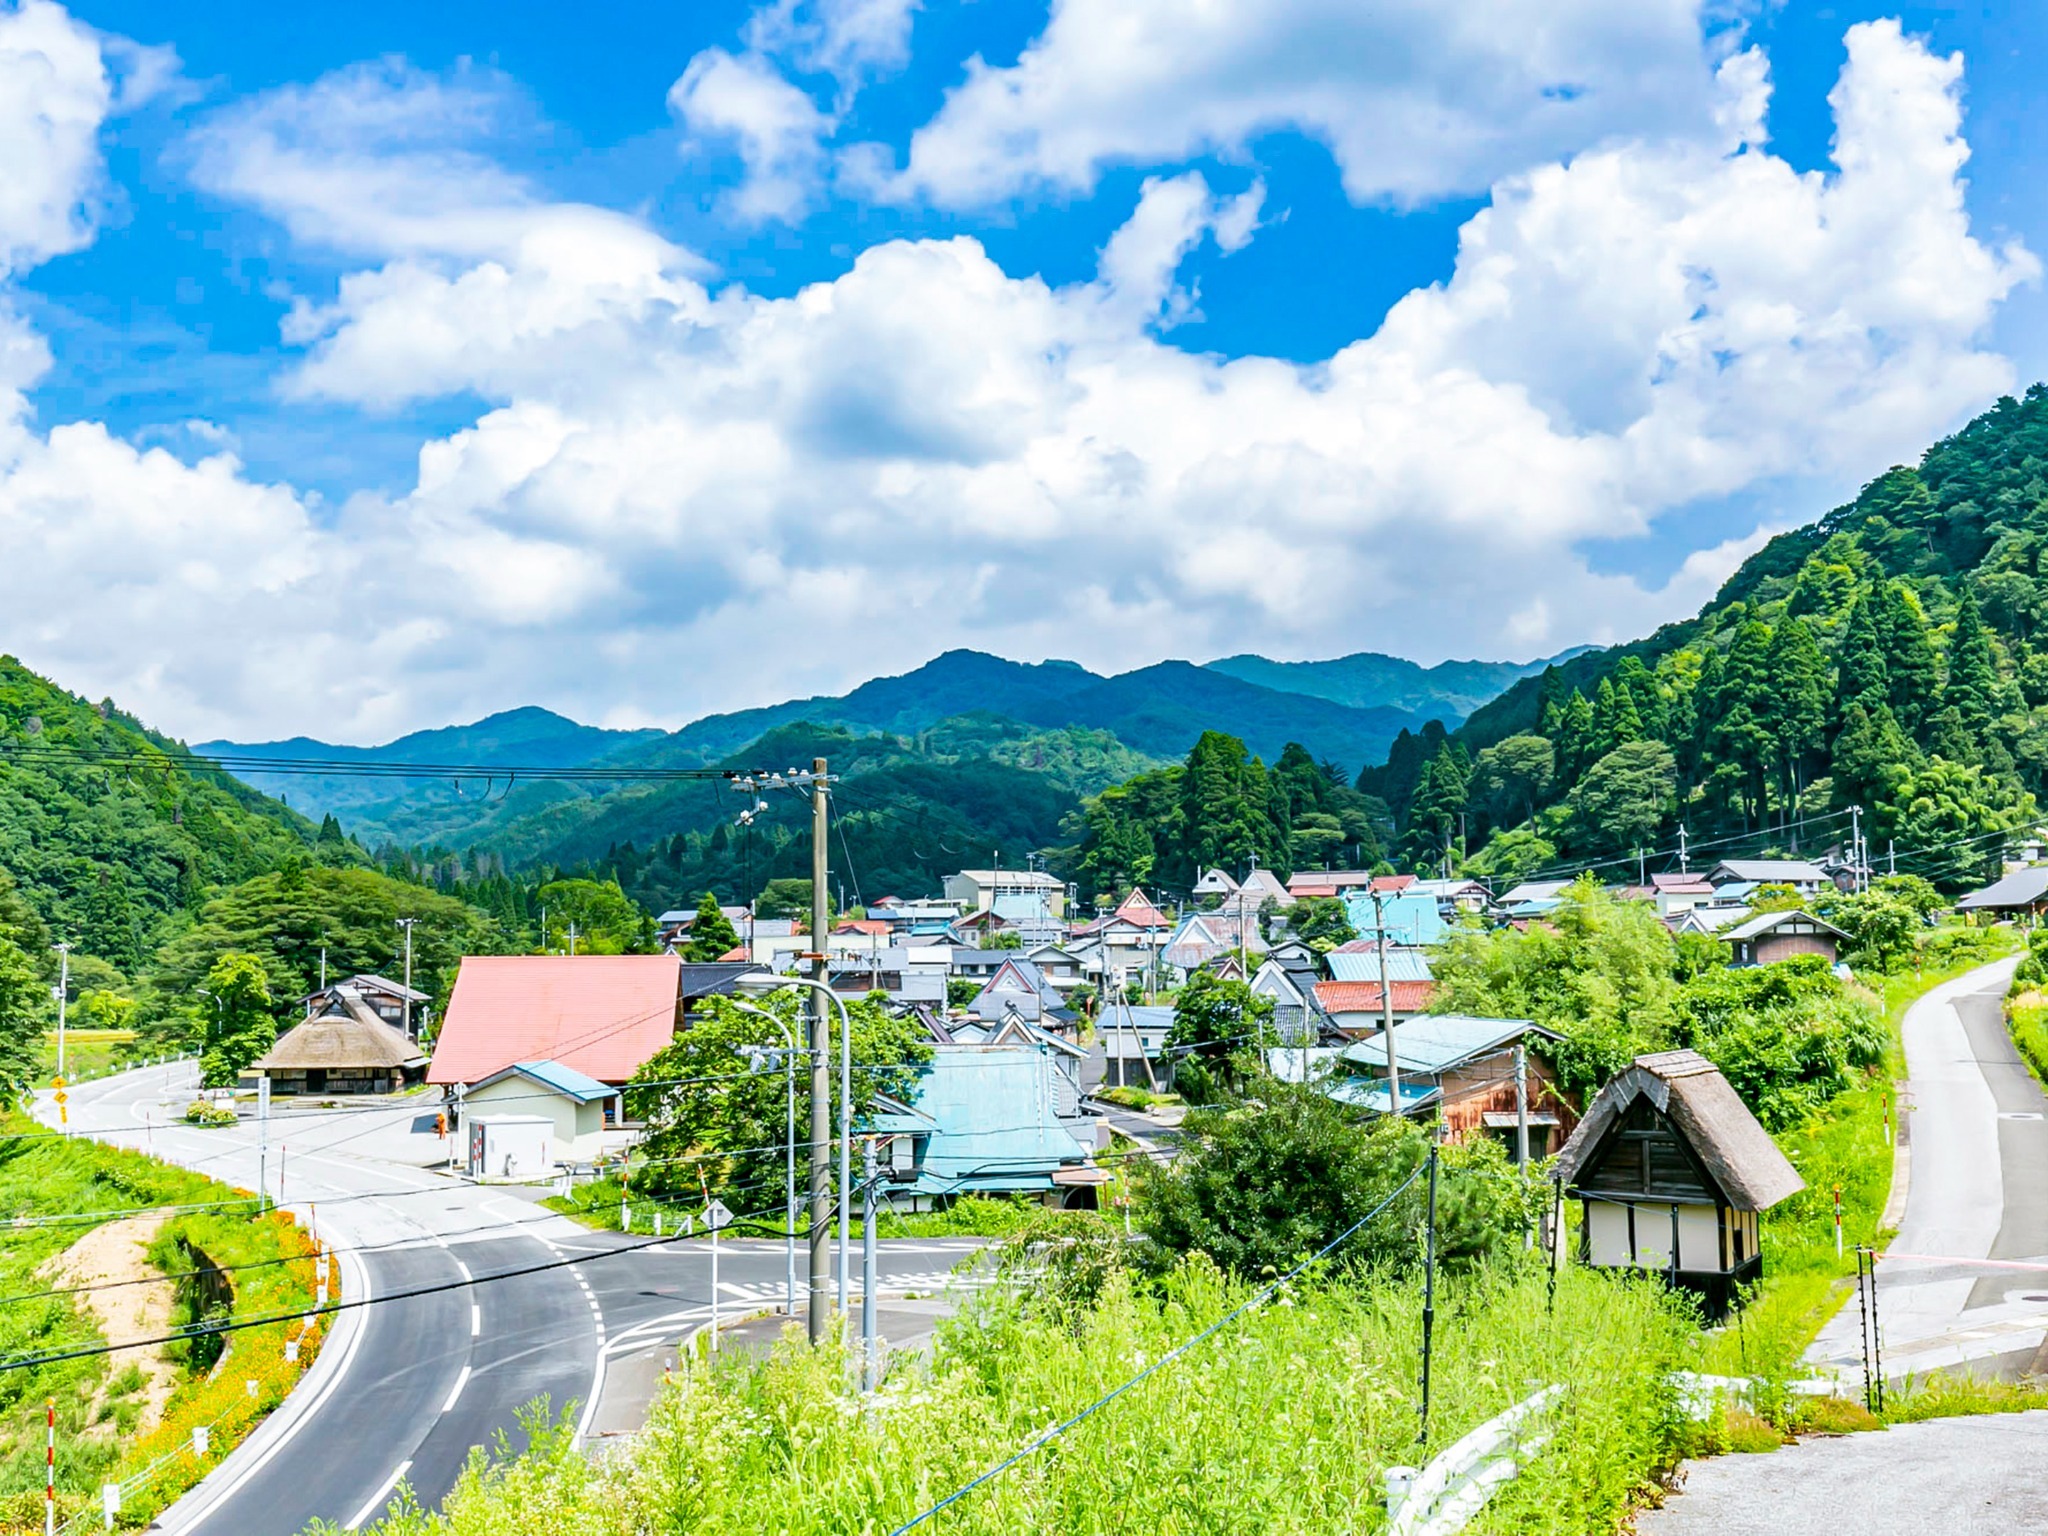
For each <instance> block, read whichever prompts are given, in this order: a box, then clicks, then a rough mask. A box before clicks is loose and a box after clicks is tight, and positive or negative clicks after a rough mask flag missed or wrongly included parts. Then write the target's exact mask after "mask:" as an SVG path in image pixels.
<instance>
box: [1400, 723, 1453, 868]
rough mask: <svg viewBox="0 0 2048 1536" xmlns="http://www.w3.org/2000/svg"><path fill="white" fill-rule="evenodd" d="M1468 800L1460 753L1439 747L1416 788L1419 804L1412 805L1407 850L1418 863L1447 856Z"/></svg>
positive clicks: (1416, 798)
mask: <svg viewBox="0 0 2048 1536" xmlns="http://www.w3.org/2000/svg"><path fill="white" fill-rule="evenodd" d="M1466 799H1467V788H1466V775H1465V770H1464V767H1463V765H1462V763H1461V762H1460V760H1459V755H1458V754H1457V753H1456V752H1453V751H1452V750H1451V749H1450V747H1449V746H1448V745H1446V746H1444V747H1442V748H1439V749H1438V751H1437V755H1436V756H1435V757H1434V758H1432V759H1431V760H1430V762H1429V764H1428V766H1427V767H1426V768H1425V769H1424V770H1423V776H1422V782H1421V783H1420V784H1418V785H1416V788H1415V803H1414V804H1413V805H1412V806H1411V807H1410V808H1409V816H1408V838H1407V850H1408V853H1409V856H1410V857H1411V858H1412V859H1413V860H1414V861H1415V863H1416V864H1417V865H1418V866H1430V865H1434V864H1435V862H1436V861H1437V860H1438V859H1440V858H1441V857H1442V856H1443V850H1444V847H1445V845H1446V844H1447V843H1448V842H1449V841H1450V840H1451V839H1452V838H1454V837H1455V836H1456V834H1457V831H1458V818H1459V816H1460V815H1461V814H1462V813H1463V811H1464V809H1465V805H1466Z"/></svg>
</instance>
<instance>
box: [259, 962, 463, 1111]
mask: <svg viewBox="0 0 2048 1536" xmlns="http://www.w3.org/2000/svg"><path fill="white" fill-rule="evenodd" d="M323 995H324V998H325V1001H324V1002H323V1003H322V1005H321V1008H320V1010H319V1012H317V1013H314V1014H311V1015H309V1016H308V1017H306V1018H304V1019H302V1020H300V1021H299V1022H298V1023H297V1024H295V1025H293V1026H292V1027H291V1028H290V1029H288V1030H286V1031H285V1032H284V1034H282V1035H280V1036H279V1037H278V1040H277V1043H276V1044H275V1045H273V1046H271V1048H270V1049H269V1050H267V1051H265V1052H264V1053H263V1054H262V1055H261V1056H259V1057H257V1058H256V1060H255V1061H253V1062H251V1063H250V1064H249V1071H250V1072H251V1073H253V1074H255V1075H256V1076H258V1077H266V1078H268V1079H269V1080H270V1091H271V1092H272V1093H279V1094H287V1093H291V1094H296V1093H321V1094H335V1095H340V1094H362V1093H396V1092H398V1091H399V1090H400V1089H403V1088H408V1087H410V1086H412V1085H413V1084H414V1083H417V1082H419V1081H420V1079H421V1077H422V1076H423V1075H424V1074H425V1072H426V1067H427V1055H426V1052H424V1051H422V1050H421V1049H420V1047H419V1045H418V1043H417V1042H415V1041H414V1040H413V1039H412V1038H411V1037H409V1036H408V1035H407V1034H406V1033H405V1031H403V1030H401V1029H399V1028H397V1027H396V1026H395V1025H391V1024H387V1023H385V1022H384V1020H383V1019H382V1018H380V1017H378V1015H377V1012H376V1010H375V1009H374V1008H372V1007H371V1006H370V1004H369V1003H368V1002H366V1001H365V1000H364V999H363V998H362V997H361V996H360V995H359V994H358V993H357V992H356V991H355V989H354V988H352V987H350V986H347V985H345V984H342V985H336V986H333V987H330V988H328V989H327V991H326V993H325V994H323Z"/></svg>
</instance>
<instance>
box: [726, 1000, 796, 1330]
mask: <svg viewBox="0 0 2048 1536" xmlns="http://www.w3.org/2000/svg"><path fill="white" fill-rule="evenodd" d="M733 1007H735V1008H736V1009H738V1010H739V1011H740V1012H741V1013H750V1014H752V1015H754V1017H756V1018H759V1019H766V1020H768V1022H769V1023H771V1024H773V1025H774V1026H775V1027H776V1028H777V1029H779V1030H781V1031H782V1035H783V1038H784V1039H785V1040H787V1041H788V1043H789V1044H788V1049H787V1050H786V1051H784V1052H782V1053H781V1055H782V1080H783V1095H784V1135H785V1138H786V1140H785V1142H784V1147H783V1152H784V1166H783V1180H784V1188H783V1202H782V1216H783V1223H782V1224H783V1233H782V1249H783V1255H784V1258H785V1259H786V1260H787V1265H788V1270H789V1275H788V1282H789V1296H788V1300H787V1301H786V1302H784V1304H783V1313H784V1315H785V1316H788V1317H795V1316H796V1058H797V1055H798V1047H797V1043H796V1026H795V1025H794V1024H788V1023H785V1022H784V1021H783V1020H781V1019H780V1018H777V1017H776V1016H775V1015H774V1014H772V1013H770V1012H769V1011H768V1010H767V1009H766V1008H757V1007H755V1006H754V1005H753V1004H752V1003H742V1002H735V1003H734V1004H733ZM740 1051H741V1054H743V1055H745V1056H747V1057H749V1058H750V1059H752V1060H753V1061H755V1062H757V1063H759V1062H765V1061H766V1060H767V1058H769V1057H771V1056H773V1055H775V1054H777V1053H776V1051H775V1050H774V1048H773V1047H771V1046H764V1045H743V1046H741V1047H740Z"/></svg>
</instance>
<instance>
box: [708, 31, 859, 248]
mask: <svg viewBox="0 0 2048 1536" xmlns="http://www.w3.org/2000/svg"><path fill="white" fill-rule="evenodd" d="M668 105H669V110H670V111H671V112H673V113H675V115H676V117H677V119H678V120H679V121H680V122H681V123H682V124H683V127H684V128H685V129H686V130H687V132H688V135H689V141H688V145H687V146H686V147H690V148H701V147H703V146H706V145H713V144H720V143H730V144H732V145H733V146H734V147H735V148H736V149H737V151H738V153H739V157H740V161H741V163H742V164H743V165H744V166H745V167H746V176H745V178H744V179H743V180H742V181H741V182H740V184H739V185H738V186H737V187H734V188H733V189H732V190H731V191H730V192H729V193H728V194H727V196H726V198H725V202H726V206H727V207H728V209H729V210H730V211H731V212H732V213H733V215H734V216H735V217H737V218H739V219H742V220H744V221H747V222H750V223H760V222H765V221H767V220H771V219H782V220H790V219H794V218H796V217H797V215H799V214H800V213H802V212H803V210H804V208H805V206H806V205H807V204H808V203H809V201H810V200H811V198H812V196H813V195H814V194H815V193H816V192H817V190H818V188H819V186H820V185H821V184H822V181H823V176H824V169H825V151H824V140H825V138H826V137H827V136H828V135H829V134H830V133H831V132H832V128H833V120H832V119H831V118H830V117H828V116H826V114H825V113H823V112H821V111H819V110H818V106H817V103H815V102H814V101H812V100H811V98H810V97H809V96H807V95H805V94H804V93H803V92H802V91H801V90H799V89H797V87H795V86H794V85H791V84H790V83H789V81H787V80H785V79H784V78H783V77H782V75H781V73H780V72H779V71H778V70H777V69H776V68H775V66H774V65H773V64H771V63H769V62H768V60H766V59H765V58H763V57H761V56H760V55H759V54H755V53H745V54H739V55H734V54H730V53H727V52H726V51H725V50H724V49H723V48H707V49H705V50H704V51H703V52H702V53H700V54H698V55H697V56H696V57H695V58H694V59H692V60H690V63H689V67H688V68H687V69H685V70H684V71H683V73H682V75H681V77H680V78H678V79H677V81H676V83H675V84H674V85H672V86H670V87H669V92H668Z"/></svg>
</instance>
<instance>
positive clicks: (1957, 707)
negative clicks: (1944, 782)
mask: <svg viewBox="0 0 2048 1536" xmlns="http://www.w3.org/2000/svg"><path fill="white" fill-rule="evenodd" d="M1941 702H1942V704H1943V706H1944V712H1946V711H1947V710H1951V709H1952V710H1954V711H1955V712H1956V717H1957V723H1958V724H1959V725H1960V726H1961V728H1962V730H1963V731H1964V732H1965V733H1966V734H1967V736H1968V737H1969V738H1970V739H1972V740H1977V739H1981V738H1982V736H1983V734H1984V731H1985V729H1986V728H1987V727H1988V726H1989V725H1990V724H1991V718H1992V715H1993V713H1994V711H1995V708H1996V705H1997V702H1998V662H1997V659H1996V658H1995V657H1994V656H1993V655H1992V651H1991V631H1990V630H1988V629H1986V628H1985V627H1984V621H1983V619H1982V618H1981V617H1979V615H1978V612H1977V599H1976V598H1975V597H1973V596H1972V595H1971V593H1970V589H1969V588H1968V587H1964V588H1963V591H1962V596H1961V597H1960V598H1958V599H1957V601H1956V633H1955V639H1954V641H1953V642H1952V643H1951V644H1950V646H1949V653H1948V682H1947V684H1946V686H1944V687H1943V689H1942V692H1941ZM1936 750H1939V749H1938V748H1937V749H1936ZM1942 755H1943V756H1948V755H1949V754H1947V753H1943V754H1942Z"/></svg>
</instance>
